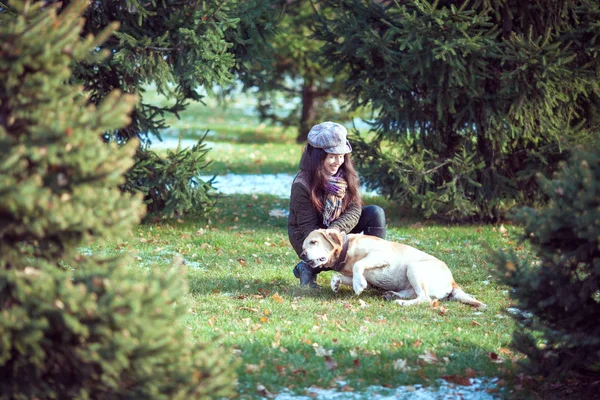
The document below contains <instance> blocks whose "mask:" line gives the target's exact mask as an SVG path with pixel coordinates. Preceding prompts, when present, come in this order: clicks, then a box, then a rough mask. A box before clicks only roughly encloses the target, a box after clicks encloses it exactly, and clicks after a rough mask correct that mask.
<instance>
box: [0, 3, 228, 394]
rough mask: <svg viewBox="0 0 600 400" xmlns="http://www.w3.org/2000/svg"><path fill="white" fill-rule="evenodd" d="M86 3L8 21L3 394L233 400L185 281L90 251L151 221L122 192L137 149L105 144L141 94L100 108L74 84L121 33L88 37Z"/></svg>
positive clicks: (2, 100)
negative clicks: (191, 326) (195, 329)
mask: <svg viewBox="0 0 600 400" xmlns="http://www.w3.org/2000/svg"><path fill="white" fill-rule="evenodd" d="M88 3H89V2H88V1H87V0H76V1H73V2H71V4H70V5H69V6H68V7H67V8H65V9H64V10H62V12H61V13H60V14H57V7H56V6H50V7H44V4H43V3H39V2H38V3H32V2H28V1H17V0H15V1H12V2H11V4H10V6H11V10H13V11H14V12H15V15H14V16H13V18H11V19H10V21H8V22H6V23H3V24H0V304H1V305H2V307H1V311H0V398H2V399H19V398H22V399H25V398H28V399H29V398H60V399H69V398H111V399H114V398H131V399H134V398H135V399H149V398H152V399H188V398H209V397H218V396H222V397H226V396H229V395H231V394H232V385H233V370H232V368H233V366H230V365H228V361H229V360H228V357H224V355H223V353H222V351H221V350H218V349H217V348H216V347H215V346H214V344H201V343H197V342H195V341H194V340H193V338H192V337H191V336H190V333H189V331H188V329H186V327H185V326H184V325H183V318H184V317H185V313H186V306H185V301H184V298H185V295H186V291H185V282H184V281H182V278H181V277H180V276H178V275H177V274H169V275H167V276H160V275H159V274H158V273H156V272H152V273H149V274H148V276H146V277H143V281H142V282H140V278H139V277H138V276H137V275H138V273H136V271H135V270H133V269H132V268H131V267H130V265H131V264H133V261H132V259H131V257H129V256H116V257H105V256H97V255H90V256H87V255H82V254H80V253H79V251H78V249H79V248H81V247H82V246H85V245H87V243H88V242H89V240H94V241H95V242H100V241H101V240H102V238H105V237H111V239H114V240H118V239H119V238H124V237H125V236H126V235H128V233H129V232H130V230H131V228H132V225H133V224H135V223H137V222H139V219H140V217H141V215H142V214H143V212H144V207H143V205H142V204H141V199H140V198H139V197H137V196H136V197H131V196H130V195H127V194H122V193H121V191H120V190H119V185H121V184H123V180H124V179H123V175H124V173H125V172H126V170H127V169H128V168H129V167H130V166H131V165H132V164H133V159H132V156H133V154H134V152H135V147H136V143H135V141H132V142H130V143H128V144H127V145H124V146H121V147H119V146H117V145H116V144H114V143H112V144H108V145H106V144H104V143H103V142H102V140H101V133H102V132H105V131H107V130H115V129H120V128H121V127H122V126H124V125H126V124H127V123H128V122H129V117H128V114H129V113H130V112H131V110H132V108H133V106H134V104H135V101H136V98H135V97H134V96H131V95H122V94H120V92H119V91H113V92H111V93H109V94H108V95H107V96H105V99H104V100H103V101H101V102H100V103H99V104H98V105H97V106H96V105H94V104H90V101H89V100H90V99H89V95H88V94H87V93H86V92H85V91H82V88H81V86H74V85H71V84H69V80H70V78H71V70H70V66H71V65H73V63H77V62H84V61H85V62H97V61H98V59H99V58H101V57H105V56H106V52H105V51H98V49H99V48H100V46H101V44H102V42H103V40H105V39H106V38H107V37H109V36H110V35H111V33H112V31H113V30H114V29H115V27H116V26H115V25H111V26H109V27H107V28H106V29H105V30H103V31H101V32H99V34H98V36H96V37H94V36H88V37H87V38H86V39H85V40H82V39H81V38H80V31H81V28H82V24H83V19H82V18H81V14H82V13H83V12H84V10H85V8H86V6H87V5H88Z"/></svg>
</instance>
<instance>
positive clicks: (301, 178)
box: [292, 171, 310, 189]
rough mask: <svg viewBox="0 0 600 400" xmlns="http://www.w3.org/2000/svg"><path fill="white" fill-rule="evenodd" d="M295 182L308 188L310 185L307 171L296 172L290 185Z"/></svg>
mask: <svg viewBox="0 0 600 400" xmlns="http://www.w3.org/2000/svg"><path fill="white" fill-rule="evenodd" d="M295 183H299V184H301V185H302V186H304V187H305V188H306V189H308V188H309V187H310V181H309V179H308V173H307V172H306V171H300V172H298V174H297V175H296V177H295V178H294V180H293V182H292V186H293V185H294V184H295Z"/></svg>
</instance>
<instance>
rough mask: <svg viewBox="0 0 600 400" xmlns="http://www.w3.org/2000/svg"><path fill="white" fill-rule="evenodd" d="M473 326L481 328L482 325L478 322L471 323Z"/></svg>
mask: <svg viewBox="0 0 600 400" xmlns="http://www.w3.org/2000/svg"><path fill="white" fill-rule="evenodd" d="M471 325H473V326H481V324H480V323H479V322H477V321H471Z"/></svg>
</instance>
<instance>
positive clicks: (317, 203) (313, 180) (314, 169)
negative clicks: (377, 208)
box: [300, 144, 362, 211]
mask: <svg viewBox="0 0 600 400" xmlns="http://www.w3.org/2000/svg"><path fill="white" fill-rule="evenodd" d="M325 157H327V152H325V150H323V149H318V148H316V147H313V146H311V145H310V144H307V145H306V147H305V148H304V152H303V153H302V158H301V159H300V169H301V170H302V171H304V172H306V174H307V175H308V187H309V189H310V199H311V201H312V204H313V206H314V207H315V208H316V209H317V210H319V211H323V207H324V204H323V200H324V199H325V184H326V183H327V180H328V177H327V175H326V174H325V171H324V169H323V160H325ZM340 169H341V170H342V172H343V173H344V178H345V179H346V181H347V182H348V187H347V188H346V195H345V196H344V199H343V200H342V211H344V210H345V209H346V207H348V205H349V204H358V205H359V206H362V198H361V195H360V190H359V189H360V181H359V179H358V174H357V173H356V170H355V169H354V162H353V161H352V157H351V156H350V153H347V154H344V163H343V164H342V166H341V167H340Z"/></svg>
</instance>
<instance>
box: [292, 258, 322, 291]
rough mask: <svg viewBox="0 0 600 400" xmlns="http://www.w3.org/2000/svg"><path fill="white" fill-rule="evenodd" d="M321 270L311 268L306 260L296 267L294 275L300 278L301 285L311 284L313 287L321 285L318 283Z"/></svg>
mask: <svg viewBox="0 0 600 400" xmlns="http://www.w3.org/2000/svg"><path fill="white" fill-rule="evenodd" d="M319 272H321V271H320V270H316V269H314V268H311V267H310V266H309V265H308V264H306V263H305V262H304V261H300V262H299V263H298V265H296V266H295V267H294V276H295V277H296V278H298V279H300V286H310V287H311V288H318V287H320V286H319V285H317V275H318V274H319Z"/></svg>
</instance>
